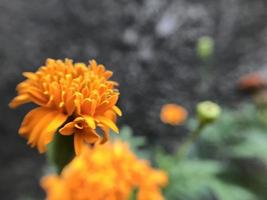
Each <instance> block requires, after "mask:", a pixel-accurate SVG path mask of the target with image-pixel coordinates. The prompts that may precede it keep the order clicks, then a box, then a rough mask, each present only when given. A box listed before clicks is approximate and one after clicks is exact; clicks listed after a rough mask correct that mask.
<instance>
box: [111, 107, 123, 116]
mask: <svg viewBox="0 0 267 200" xmlns="http://www.w3.org/2000/svg"><path fill="white" fill-rule="evenodd" d="M112 110H113V111H114V112H115V113H116V114H117V115H119V116H122V112H121V109H120V108H119V107H118V106H113V107H112Z"/></svg>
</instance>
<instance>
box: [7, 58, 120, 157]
mask: <svg viewBox="0 0 267 200" xmlns="http://www.w3.org/2000/svg"><path fill="white" fill-rule="evenodd" d="M23 75H24V76H25V77H26V78H27V79H26V80H25V81H23V82H21V83H20V84H18V86H17V91H18V96H17V97H15V98H14V99H13V100H12V101H11V103H10V104H9V106H10V107H12V108H15V107H17V106H20V105H22V104H25V103H29V102H33V103H35V104H37V105H38V106H39V107H37V108H35V109H33V110H31V111H30V112H29V113H28V114H27V115H26V116H25V118H24V120H23V122H22V125H21V127H20V129H19V134H20V135H22V136H24V137H26V138H27V139H28V143H29V144H30V145H31V146H32V147H34V146H37V148H38V150H39V151H40V152H44V151H46V145H47V144H48V143H49V142H51V140H52V139H53V136H54V134H55V132H56V131H57V130H58V128H60V127H61V126H62V125H65V126H64V127H63V128H62V129H60V133H61V134H62V135H72V134H74V146H75V151H76V153H77V154H78V153H79V152H80V149H81V146H82V144H83V143H84V142H87V143H92V144H93V143H96V142H97V141H99V139H100V136H99V135H98V134H97V133H96V128H97V127H99V128H101V129H102V130H103V132H104V136H103V138H102V140H101V141H100V142H102V143H104V142H106V141H107V140H108V137H109V129H112V130H114V131H115V132H118V128H117V126H116V124H115V121H116V116H117V115H119V116H121V110H120V109H119V108H118V107H117V106H116V103H117V101H118V98H119V92H118V90H117V89H115V87H116V86H117V85H118V84H117V83H116V82H114V81H110V80H109V78H110V77H111V76H112V72H111V71H108V70H106V69H105V67H104V66H103V65H99V64H97V63H96V61H95V60H91V61H90V62H89V64H88V65H85V64H84V63H73V61H72V60H70V59H65V61H62V60H53V59H47V61H46V64H45V65H44V66H42V67H40V68H39V69H38V70H37V72H35V73H32V72H24V73H23ZM72 120H73V121H72ZM66 122H69V123H67V124H65V123H66Z"/></svg>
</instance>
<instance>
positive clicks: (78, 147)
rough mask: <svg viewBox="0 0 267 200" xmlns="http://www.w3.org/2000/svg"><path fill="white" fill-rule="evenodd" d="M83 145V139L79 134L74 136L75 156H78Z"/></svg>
mask: <svg viewBox="0 0 267 200" xmlns="http://www.w3.org/2000/svg"><path fill="white" fill-rule="evenodd" d="M83 145H84V141H83V137H82V136H81V135H80V134H75V135H74V150H75V153H76V155H80V153H81V152H82V148H83Z"/></svg>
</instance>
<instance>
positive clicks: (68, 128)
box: [59, 122, 75, 135]
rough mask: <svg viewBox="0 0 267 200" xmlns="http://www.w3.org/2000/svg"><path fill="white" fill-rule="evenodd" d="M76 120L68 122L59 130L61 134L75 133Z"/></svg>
mask: <svg viewBox="0 0 267 200" xmlns="http://www.w3.org/2000/svg"><path fill="white" fill-rule="evenodd" d="M74 124H75V123H74V122H69V123H67V124H66V125H65V126H64V127H63V128H61V129H60V130H59V133H60V134H61V135H72V134H73V133H74Z"/></svg>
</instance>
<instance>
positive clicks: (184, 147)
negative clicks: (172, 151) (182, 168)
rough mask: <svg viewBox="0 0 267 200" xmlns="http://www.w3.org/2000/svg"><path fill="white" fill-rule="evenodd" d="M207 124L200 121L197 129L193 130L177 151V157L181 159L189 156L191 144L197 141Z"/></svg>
mask: <svg viewBox="0 0 267 200" xmlns="http://www.w3.org/2000/svg"><path fill="white" fill-rule="evenodd" d="M205 125H206V123H203V122H199V123H198V126H197V127H196V129H195V130H193V131H192V133H191V134H190V135H189V136H188V138H187V139H186V140H185V142H184V143H183V144H182V145H181V146H180V147H179V149H178V151H177V158H178V159H179V160H180V159H182V158H184V157H186V156H187V153H188V151H189V148H190V146H191V145H192V144H193V143H194V142H195V141H196V139H197V138H198V136H199V135H200V133H201V131H202V130H203V128H204V127H205Z"/></svg>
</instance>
